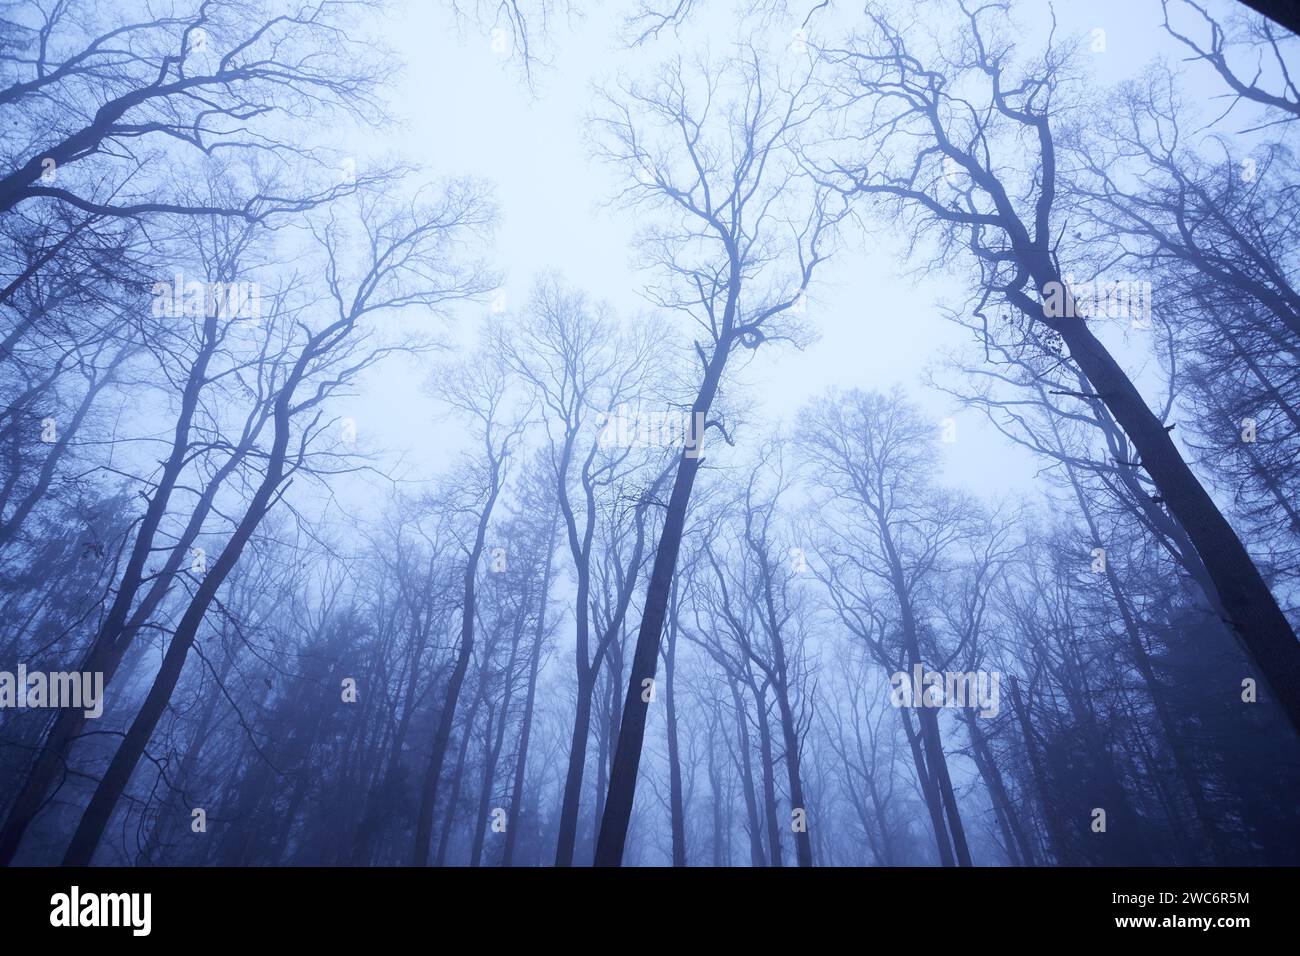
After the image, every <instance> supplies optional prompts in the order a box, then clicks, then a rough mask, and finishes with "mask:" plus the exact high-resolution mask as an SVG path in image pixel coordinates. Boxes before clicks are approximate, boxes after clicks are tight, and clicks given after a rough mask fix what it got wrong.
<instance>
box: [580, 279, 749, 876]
mask: <svg viewBox="0 0 1300 956" xmlns="http://www.w3.org/2000/svg"><path fill="white" fill-rule="evenodd" d="M733 298H734V297H733ZM734 308H735V306H734V302H732V301H730V300H729V301H728V305H727V315H726V316H725V317H724V322H723V327H724V328H730V323H731V321H732V319H733V317H734ZM730 349H731V340H730V338H729V337H728V336H727V335H724V336H723V337H722V338H721V339H720V340H719V342H718V344H717V347H716V348H715V349H714V350H713V357H712V359H711V360H710V361H709V364H708V368H707V370H706V372H705V375H704V380H703V382H702V383H701V385H700V390H699V393H698V395H697V396H696V399H695V403H694V405H692V406H691V421H692V422H702V421H705V420H707V417H708V413H709V409H710V407H711V406H712V405H713V399H714V397H715V396H716V395H717V392H718V386H719V384H720V383H721V381H722V370H723V368H724V367H725V366H726V363H727V355H728V353H729V352H730ZM695 441H696V448H697V449H700V448H702V447H703V442H704V435H703V434H700V435H697V436H695ZM702 460H703V459H702V458H700V457H698V456H694V457H693V456H691V455H688V454H687V453H686V452H683V453H682V455H681V457H680V458H679V459H678V464H677V477H676V478H674V480H673V491H672V495H671V496H670V497H669V499H668V510H667V513H666V514H665V516H664V525H663V530H662V531H661V532H660V533H659V544H658V546H657V547H656V548H655V561H654V567H653V569H652V570H651V572H650V584H649V586H648V587H647V589H646V598H645V606H644V608H643V609H642V612H641V626H640V627H639V628H638V629H637V636H636V648H635V650H634V651H633V653H632V672H631V675H630V677H629V678H628V684H627V696H626V697H625V698H624V701H623V719H622V721H621V722H620V723H619V729H618V746H617V747H616V748H615V750H614V768H613V770H612V772H611V773H610V776H609V796H608V798H607V799H606V802H605V813H604V815H603V816H602V818H601V822H600V835H599V837H598V838H597V840H596V865H597V866H619V865H620V864H621V863H622V862H623V847H624V844H625V843H626V842H627V828H628V826H629V824H631V822H632V802H633V800H634V799H635V797H636V778H637V773H638V771H639V769H640V767H641V747H642V745H643V743H644V741H645V721H646V714H647V712H648V709H649V701H648V700H643V699H642V696H641V695H642V691H643V690H644V687H643V686H642V682H643V681H646V680H649V681H653V680H654V676H655V668H656V666H657V664H658V661H659V638H660V635H661V634H662V633H663V628H664V618H665V616H666V614H667V610H668V589H669V587H670V586H671V584H672V581H673V574H674V573H675V571H676V570H677V554H678V552H679V551H680V550H681V546H682V534H683V533H684V532H685V529H686V509H687V506H688V505H689V504H690V498H691V489H692V488H693V487H694V486H695V476H696V474H697V473H698V472H699V469H700V462H701V461H702ZM647 696H649V695H647Z"/></svg>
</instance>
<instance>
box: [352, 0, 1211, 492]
mask: <svg viewBox="0 0 1300 956" xmlns="http://www.w3.org/2000/svg"><path fill="white" fill-rule="evenodd" d="M628 5H629V4H628V3H626V2H616V3H605V4H599V5H595V9H594V10H592V11H591V12H588V13H586V14H585V15H584V16H583V17H582V18H580V19H577V20H574V21H571V22H570V23H566V22H564V21H563V20H559V21H557V22H556V23H554V24H553V31H552V36H551V38H550V42H549V48H550V49H549V52H550V53H551V54H552V65H551V66H550V67H549V68H547V69H544V70H543V71H541V72H540V73H539V74H538V77H537V84H536V87H535V90H534V91H532V92H530V91H529V89H528V88H527V87H526V86H525V84H524V83H523V82H522V81H521V78H520V75H519V73H518V71H517V70H516V69H514V68H512V66H511V64H510V63H509V62H508V61H507V59H506V58H505V57H503V56H502V55H501V54H498V53H497V52H495V51H494V50H493V48H492V43H491V39H490V37H489V35H488V33H487V31H486V29H485V30H482V31H476V30H474V29H473V28H471V27H465V28H463V29H458V28H456V27H455V26H454V25H453V21H452V18H451V16H450V14H449V13H448V12H447V10H446V5H444V4H442V3H437V2H428V0H415V2H411V3H409V5H408V6H407V7H406V9H405V10H404V11H401V12H399V14H398V15H396V16H395V17H394V19H393V21H392V22H391V24H388V28H387V29H386V30H384V31H383V32H384V37H385V39H386V42H387V43H388V44H389V45H391V46H392V48H393V49H394V50H395V51H396V53H397V56H398V58H399V60H400V61H401V63H402V65H403V68H404V75H403V76H402V77H401V79H400V80H399V85H398V86H397V88H396V90H395V92H394V94H393V96H392V104H393V109H394V111H395V112H396V113H397V114H398V115H399V116H400V117H401V118H402V120H403V121H404V122H403V128H400V129H393V130H389V131H386V132H385V135H384V136H383V137H382V138H380V137H376V135H375V134H374V133H365V134H364V135H362V136H359V137H353V142H352V144H351V146H352V147H354V148H353V149H352V151H353V152H355V153H356V155H357V161H358V165H359V166H361V167H363V168H364V166H365V163H366V161H367V158H368V157H373V158H381V157H383V156H396V157H401V158H404V159H408V160H410V161H414V162H417V163H421V164H424V165H425V166H427V168H428V170H429V171H430V173H431V174H436V175H440V176H441V175H447V176H458V175H471V176H477V177H481V178H483V179H485V180H487V181H489V182H491V183H492V184H494V186H495V194H496V199H497V202H498V204H499V209H500V225H499V228H498V230H497V232H496V240H495V243H494V246H493V248H492V249H491V250H490V259H491V261H492V262H493V264H494V265H495V266H496V267H497V268H499V269H500V270H501V271H502V272H503V273H504V275H505V285H504V288H505V290H506V298H507V308H508V309H513V308H515V307H517V306H519V305H522V303H523V302H524V301H525V299H526V297H527V295H528V292H529V288H530V286H531V284H532V281H533V278H534V276H536V275H537V274H538V273H539V272H542V271H544V270H557V271H558V272H559V273H560V274H561V275H562V276H563V278H564V279H565V280H566V281H567V282H568V283H569V284H571V285H573V286H576V287H578V288H581V289H583V290H585V291H586V292H587V293H588V294H589V295H590V296H591V297H593V298H595V299H604V300H607V301H609V302H610V303H612V304H613V305H614V306H615V307H616V308H617V309H618V310H619V311H620V312H621V313H622V314H624V315H632V314H634V313H636V312H638V311H644V310H646V309H647V308H648V306H647V304H646V303H645V302H644V300H643V299H641V298H640V297H639V296H638V295H637V290H638V289H639V288H640V287H641V286H642V285H643V284H644V282H645V279H646V276H645V275H644V274H643V273H639V272H638V271H637V270H636V268H635V262H634V248H633V245H632V238H633V233H634V230H635V225H636V224H635V222H634V221H632V218H631V217H630V216H629V215H628V214H627V213H625V212H623V211H621V210H611V209H609V208H602V204H603V203H604V202H605V201H606V200H607V199H608V198H609V197H611V196H612V195H613V194H614V193H615V191H616V189H617V188H618V186H619V185H620V181H619V179H618V176H617V173H616V171H614V170H611V169H610V168H608V167H607V166H605V165H603V164H600V163H596V162H594V161H592V160H590V159H589V157H588V154H587V147H586V146H585V144H584V141H583V127H584V122H583V121H584V116H585V114H586V112H587V111H588V109H589V108H590V106H591V104H592V103H593V97H592V90H593V89H594V88H595V87H596V86H598V85H602V84H603V83H604V82H605V81H607V80H609V79H611V78H614V77H616V76H617V75H619V73H620V72H622V73H625V74H629V75H633V76H635V75H638V74H641V73H643V72H647V71H648V70H649V69H652V68H653V67H654V66H655V65H657V64H658V63H659V62H661V61H662V60H663V59H664V58H666V57H667V56H668V55H669V54H670V53H671V52H673V50H674V49H675V48H676V47H675V45H674V41H673V40H672V39H671V38H669V39H668V40H663V41H660V42H658V43H652V44H650V45H649V46H648V47H647V48H645V49H642V50H638V51H629V50H628V49H627V48H625V47H624V46H623V45H621V44H620V42H619V39H618V26H619V17H620V16H621V15H622V14H623V13H624V11H625V10H626V8H627V7H628ZM836 6H837V7H838V8H839V11H838V15H839V17H840V19H841V21H847V22H856V21H857V19H858V16H859V15H858V11H859V9H860V5H859V4H858V3H856V2H855V3H844V2H843V0H837V3H836ZM1230 6H1235V4H1231V5H1229V4H1226V3H1220V4H1211V7H1210V8H1211V10H1212V11H1213V12H1215V13H1218V14H1222V13H1223V12H1224V11H1225V10H1227V9H1229V7H1230ZM1055 8H1056V15H1057V18H1058V24H1059V25H1058V37H1061V36H1068V35H1070V34H1084V35H1090V31H1092V30H1093V29H1096V28H1101V29H1103V30H1105V45H1106V49H1105V52H1103V53H1097V54H1095V55H1094V57H1093V65H1094V68H1095V70H1096V78H1097V82H1098V83H1099V84H1104V85H1109V84H1111V83H1114V82H1118V81H1119V80H1121V79H1124V78H1127V77H1130V76H1132V75H1134V74H1136V73H1137V72H1138V71H1140V70H1141V68H1142V67H1143V66H1145V65H1146V64H1148V63H1150V62H1151V61H1152V60H1153V59H1154V58H1156V57H1157V56H1165V57H1167V58H1169V59H1171V60H1174V59H1178V58H1181V56H1182V50H1181V48H1180V47H1178V46H1177V45H1176V44H1174V43H1173V41H1172V40H1170V39H1169V38H1168V37H1167V36H1166V35H1165V34H1164V32H1163V30H1162V29H1161V28H1160V18H1161V13H1160V4H1159V2H1158V0H1090V2H1088V3H1076V2H1068V3H1067V2H1061V3H1057V4H1056V5H1055ZM800 9H801V7H800ZM1047 9H1048V8H1047V4H1046V3H1045V2H1042V0H1027V2H1024V3H1022V4H1021V5H1020V12H1019V14H1018V15H1019V16H1020V18H1021V19H1022V21H1024V22H1025V23H1026V26H1027V30H1026V39H1025V41H1024V42H1025V44H1026V45H1027V46H1029V45H1033V46H1034V47H1035V48H1036V47H1037V44H1038V43H1041V41H1042V39H1043V38H1045V36H1046V28H1047V19H1046V15H1047ZM730 11H731V4H730V3H728V2H715V3H713V4H711V5H706V10H705V15H701V16H699V17H698V18H697V19H695V20H693V21H692V22H691V23H690V25H689V26H688V29H687V30H686V31H684V34H683V37H682V43H683V44H684V46H685V47H686V48H691V47H693V46H696V45H698V44H700V43H702V42H706V43H708V44H709V45H710V46H711V47H712V48H713V50H714V51H715V52H724V51H725V49H726V47H727V45H728V44H729V43H730V42H731V40H732V39H733V36H734V34H735V30H734V26H733V24H734V19H733V17H732V16H731V12H730ZM793 25H794V24H791V26H793ZM781 29H783V30H784V29H787V28H785V27H782V28H781ZM828 32H829V31H828ZM820 35H822V34H821V33H819V32H817V31H814V37H817V36H820ZM1194 72H1195V75H1194V77H1193V78H1192V82H1196V83H1198V84H1203V85H1204V89H1206V90H1210V89H1214V91H1215V92H1218V89H1217V88H1215V87H1214V86H1213V83H1211V82H1210V78H1209V76H1208V74H1206V73H1205V70H1204V68H1203V67H1200V66H1197V67H1196V68H1195V71H1194ZM339 148H341V149H345V150H346V149H348V146H347V145H343V146H340V147H339ZM899 253H900V250H899V249H897V248H891V244H890V242H889V236H888V234H887V233H886V234H883V235H880V234H878V235H874V236H872V237H871V238H870V239H864V237H862V236H861V235H857V234H854V233H852V232H851V233H850V234H849V236H848V237H847V241H846V242H845V244H844V247H843V249H842V251H841V252H840V254H839V256H838V258H837V259H836V260H835V261H833V262H832V263H831V264H830V265H829V266H828V267H826V268H825V270H824V271H823V272H821V273H820V274H819V278H818V280H817V281H816V284H815V290H814V294H813V297H812V303H811V304H810V306H809V314H808V318H809V319H810V320H812V321H813V322H814V323H815V325H816V326H817V328H818V330H819V333H820V340H819V341H818V342H816V343H815V344H814V345H812V346H811V347H810V348H808V349H807V350H806V351H804V352H803V353H799V352H796V351H794V350H793V349H791V348H788V347H783V346H777V347H775V348H772V347H765V348H764V349H763V350H760V358H759V359H758V360H757V361H756V362H755V364H754V365H753V366H752V367H751V368H750V369H749V370H748V371H747V372H746V374H745V376H744V381H745V382H746V383H747V384H748V385H749V386H751V387H750V389H749V391H748V392H747V395H748V396H752V401H747V403H746V404H747V405H748V406H749V407H750V408H751V409H754V410H755V411H756V412H758V414H756V415H754V416H753V420H754V421H755V423H756V424H757V423H770V424H772V425H775V424H777V423H778V422H780V421H789V420H790V419H791V418H792V417H793V414H794V412H795V411H796V410H797V409H798V408H799V407H800V406H801V405H802V404H803V403H804V402H805V401H806V400H807V399H808V398H809V397H811V396H813V395H816V394H819V393H820V392H822V391H823V390H824V389H825V388H826V387H827V386H829V385H836V386H839V387H843V388H849V387H853V386H858V387H863V388H876V389H887V388H889V387H890V386H891V385H893V384H894V383H900V384H902V385H904V386H905V387H906V388H907V389H908V391H909V393H910V395H911V396H912V398H913V399H914V400H916V401H919V402H921V403H922V404H923V405H924V406H925V407H926V408H927V410H928V411H932V413H933V414H934V417H935V421H936V429H937V428H938V427H939V424H938V423H939V421H940V420H941V419H942V418H943V417H944V416H946V415H948V414H949V413H950V412H951V411H952V408H951V406H950V405H949V404H947V400H946V399H945V398H944V397H943V396H940V395H936V394H934V393H932V392H929V391H927V390H926V389H925V388H924V386H923V385H922V384H921V375H922V373H923V371H924V369H925V367H926V366H927V363H931V362H934V361H935V360H936V359H937V357H938V354H939V351H940V349H941V347H943V346H944V345H946V344H951V343H955V342H956V341H957V338H956V334H957V333H956V329H955V327H954V326H953V325H952V324H951V323H949V322H948V321H946V320H945V319H944V318H943V317H942V316H941V315H940V313H939V311H938V309H937V308H936V305H937V304H939V303H943V302H947V303H949V304H953V305H956V304H958V303H959V302H960V301H961V296H960V290H959V289H958V288H957V287H956V286H955V285H953V284H952V282H951V280H949V279H946V278H944V279H940V278H939V277H921V278H920V280H915V279H913V278H908V277H905V276H903V275H902V274H901V273H902V268H903V266H902V263H901V260H900V257H899ZM1156 304H1157V307H1158V305H1159V296H1158V294H1157V297H1156ZM486 314H487V307H486V306H483V307H471V308H467V309H465V310H463V313H462V316H461V318H460V320H459V331H458V335H459V336H460V338H461V339H462V340H463V341H472V340H473V337H474V336H473V333H474V329H475V328H476V327H477V325H478V324H479V323H480V322H481V321H482V319H483V317H484V316H485V315H486ZM1134 371H1136V367H1134ZM423 379H424V375H423V374H422V373H419V372H417V371H416V370H415V368H414V367H413V366H407V367H403V366H402V364H401V363H400V362H389V363H386V364H385V365H384V366H383V368H382V371H381V372H380V373H378V374H374V375H372V376H371V378H370V380H368V381H367V382H366V383H365V386H364V389H363V393H362V395H361V396H360V397H359V398H358V399H356V400H355V401H354V402H352V403H349V406H348V407H347V408H344V409H341V410H340V414H346V415H350V416H351V417H353V418H355V419H356V421H357V427H358V433H359V437H360V439H361V441H362V443H363V446H364V447H368V448H373V449H376V450H379V449H384V450H386V453H385V455H384V457H385V458H390V457H391V458H395V456H396V455H397V454H401V455H403V456H404V458H405V459H406V460H407V461H408V462H409V463H410V466H411V467H410V471H409V475H410V477H412V478H417V477H418V478H427V477H431V476H432V475H433V474H434V473H437V472H439V471H442V470H443V469H444V468H445V466H446V464H447V463H448V446H449V442H450V441H451V440H453V439H450V438H449V436H448V433H447V426H446V425H439V424H436V423H435V422H434V421H433V419H434V418H435V415H436V410H437V409H436V403H435V402H434V401H433V400H432V399H430V398H428V397H427V396H425V395H424V394H423V393H422V388H421V387H422V383H423ZM1157 397H1158V396H1154V395H1153V396H1149V398H1151V399H1155V398H1157ZM957 422H958V426H957V427H958V432H957V434H958V440H957V441H956V442H955V443H953V444H950V445H946V446H944V447H945V449H946V454H947V456H948V467H947V475H946V476H945V477H946V480H948V481H949V482H951V483H954V484H960V485H963V486H964V487H966V488H968V489H970V490H972V491H975V492H977V493H980V494H990V493H992V494H997V493H998V492H999V491H1001V490H1007V489H1010V490H1013V491H1014V490H1016V489H1022V488H1025V487H1026V486H1027V485H1029V484H1031V483H1032V481H1033V478H1032V476H1033V473H1034V471H1035V469H1036V468H1037V467H1039V465H1040V463H1039V462H1036V461H1034V460H1032V459H1031V458H1030V457H1029V456H1028V455H1027V454H1026V453H1023V452H1021V451H1019V450H1017V449H1016V448H1015V447H1014V446H1012V445H1011V444H1010V443H1009V442H1007V441H1006V440H1005V439H1003V438H1002V437H1001V436H1000V435H998V434H997V433H996V432H995V431H993V430H992V429H991V428H990V427H988V426H987V425H985V424H984V422H983V419H982V416H979V415H977V414H975V413H964V414H960V415H958V416H957ZM750 437H751V439H752V440H753V441H755V442H756V441H757V440H758V439H759V438H760V436H759V435H757V434H755V435H751V436H750ZM390 453H391V454H390ZM345 497H350V496H345ZM365 499H369V500H371V501H373V500H375V499H374V497H373V496H369V495H365V496H363V499H362V500H363V502H364V500H365Z"/></svg>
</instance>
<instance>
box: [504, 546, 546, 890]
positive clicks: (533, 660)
mask: <svg viewBox="0 0 1300 956" xmlns="http://www.w3.org/2000/svg"><path fill="white" fill-rule="evenodd" d="M555 535H556V527H555V524H554V522H552V524H551V530H550V533H549V534H548V536H547V538H546V569H545V571H543V572H542V594H541V599H540V601H539V603H538V608H537V628H536V630H534V632H533V647H532V651H531V653H530V654H529V657H528V693H527V694H526V695H525V697H524V714H523V719H522V723H521V725H520V728H519V752H518V753H517V754H515V781H514V786H513V788H512V789H511V791H510V822H509V823H508V824H507V826H506V845H505V850H504V851H503V852H502V855H501V865H502V866H510V865H511V864H512V863H513V862H514V857H515V842H516V840H517V834H518V831H519V827H520V825H521V822H522V821H521V817H522V814H521V809H522V801H523V795H524V772H525V771H526V770H527V767H528V744H529V741H530V739H531V737H532V730H533V705H534V702H535V701H536V699H537V671H538V667H539V664H540V661H541V656H542V641H544V640H545V639H546V602H547V601H548V600H549V598H550V594H551V567H552V563H553V560H554V555H555Z"/></svg>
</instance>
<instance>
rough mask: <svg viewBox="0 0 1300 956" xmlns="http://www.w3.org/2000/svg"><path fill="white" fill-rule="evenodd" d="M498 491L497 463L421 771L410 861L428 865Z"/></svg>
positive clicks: (471, 555) (467, 571) (467, 568)
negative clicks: (439, 709) (443, 690)
mask: <svg viewBox="0 0 1300 956" xmlns="http://www.w3.org/2000/svg"><path fill="white" fill-rule="evenodd" d="M500 491H501V474H500V464H499V462H498V463H494V465H493V467H492V479H491V487H490V491H489V492H488V500H487V503H486V504H485V505H484V507H483V511H482V512H481V513H480V515H479V520H478V530H477V532H476V534H475V536H474V545H473V547H471V548H470V552H469V558H468V559H467V560H466V562H465V581H464V587H463V591H462V594H463V597H462V599H461V614H460V647H459V649H458V650H457V653H456V664H455V666H454V667H453V668H452V671H451V677H450V678H449V679H448V681H447V691H446V696H445V698H444V700H443V703H442V712H441V713H440V714H439V715H438V726H437V729H436V730H435V731H434V735H433V749H432V750H431V751H430V753H429V765H428V768H427V769H426V770H425V774H424V786H423V787H422V788H421V790H420V810H419V816H418V817H417V819H416V828H415V846H414V860H413V862H414V864H415V865H416V866H428V865H429V847H430V844H431V843H432V842H433V810H434V807H435V806H436V805H437V801H438V782H439V780H440V779H441V777H442V764H443V761H444V760H445V759H446V757H447V742H448V741H449V740H450V739H451V728H452V723H453V722H454V721H455V719H456V704H457V702H458V701H459V700H460V691H461V688H462V686H463V685H464V683H465V673H466V672H467V671H468V670H469V662H470V658H471V657H472V656H473V654H474V585H475V579H476V576H477V574H478V565H479V560H480V559H481V558H482V556H483V542H484V540H485V538H486V536H487V528H488V522H489V521H490V520H491V517H492V509H493V506H494V505H495V504H496V500H497V495H498V494H499V493H500Z"/></svg>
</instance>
